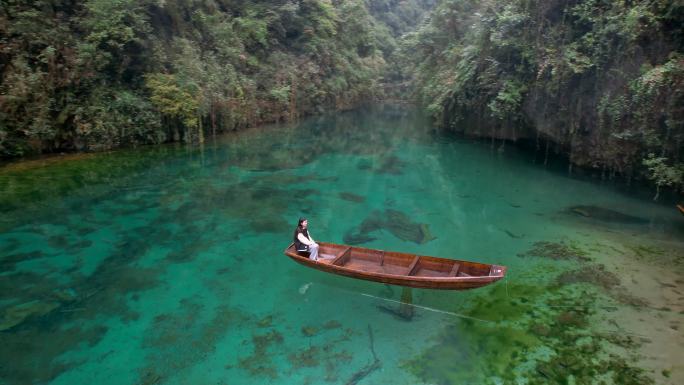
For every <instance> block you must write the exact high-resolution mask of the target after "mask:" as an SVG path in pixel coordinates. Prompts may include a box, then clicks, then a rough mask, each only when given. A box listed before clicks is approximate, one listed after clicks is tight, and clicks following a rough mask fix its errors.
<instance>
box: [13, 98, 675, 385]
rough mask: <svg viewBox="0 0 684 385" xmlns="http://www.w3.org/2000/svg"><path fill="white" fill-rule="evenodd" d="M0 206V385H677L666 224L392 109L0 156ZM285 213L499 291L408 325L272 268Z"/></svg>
mask: <svg viewBox="0 0 684 385" xmlns="http://www.w3.org/2000/svg"><path fill="white" fill-rule="evenodd" d="M0 194H1V195H0V210H2V213H3V215H2V218H1V219H0V269H1V270H0V344H2V349H0V362H2V364H0V384H2V385H10V384H11V385H14V384H48V383H49V384H70V385H73V384H94V383H96V384H107V385H108V384H112V385H114V384H117V385H118V384H145V385H150V384H209V383H211V384H264V383H269V384H293V383H296V384H320V383H333V384H338V383H339V384H355V383H359V384H387V383H392V384H510V383H519V384H546V383H569V384H572V383H577V384H579V383H598V382H600V381H604V382H605V383H607V384H611V383H612V384H632V383H633V384H647V383H658V384H670V383H671V384H676V383H682V381H684V377H683V376H684V368H683V367H682V362H681V359H680V357H681V356H682V355H683V354H684V337H683V336H682V333H681V330H680V327H681V326H682V325H681V324H682V317H683V316H682V314H683V311H684V276H683V274H682V273H683V269H682V261H683V259H682V254H683V251H684V244H683V243H682V239H683V238H682V236H683V235H684V225H683V222H682V217H681V215H680V214H678V213H677V212H676V211H675V210H673V209H672V208H670V207H668V206H666V205H658V204H655V203H653V202H650V201H647V200H641V199H637V198H635V197H631V196H629V195H626V194H623V193H620V192H619V191H618V190H616V189H614V188H612V187H610V186H604V185H601V184H599V183H597V182H595V181H591V180H582V179H578V178H571V177H568V176H567V175H566V174H564V173H562V172H558V171H557V170H555V169H553V168H551V167H544V166H543V165H541V164H539V163H538V162H536V163H535V162H534V161H533V157H532V156H530V155H528V154H525V153H522V152H520V151H519V150H516V149H515V148H514V147H512V146H510V145H507V146H504V147H500V146H499V144H496V145H495V146H491V145H490V144H489V143H481V142H475V141H472V140H468V139H463V138H459V137H456V136H454V135H450V134H446V133H441V132H439V131H437V130H435V129H433V128H432V127H431V126H430V124H429V123H428V122H427V121H426V120H425V119H424V118H422V117H421V116H420V115H419V114H417V113H415V112H414V111H412V110H411V109H408V108H405V107H391V106H386V107H378V108H374V109H369V110H363V111H354V112H347V113H341V114H335V115H331V116H325V117H317V118H311V119H307V120H304V121H302V122H301V123H300V124H296V125H288V126H270V127H263V128H259V129H252V130H248V131H245V132H241V133H237V134H230V135H226V136H223V137H220V138H219V139H217V140H216V141H210V142H209V143H207V144H205V145H204V146H202V147H187V146H175V145H174V146H156V147H145V148H139V149H131V150H125V151H118V152H112V153H104V154H93V155H76V156H64V157H57V158H49V159H45V160H36V161H30V162H23V163H17V164H11V165H8V166H5V167H4V168H2V169H0ZM300 216H305V217H307V218H308V219H309V222H310V227H311V232H312V235H313V236H314V237H315V238H316V239H318V240H321V241H329V242H337V243H345V242H347V243H355V244H359V245H363V246H366V247H373V248H381V249H385V250H397V251H405V252H413V253H419V254H426V255H436V256H442V257H450V258H458V259H466V260H475V261H481V262H485V263H497V264H503V265H507V266H508V267H509V270H508V278H507V279H506V280H502V281H500V282H498V283H496V284H494V285H491V286H488V287H485V288H480V289H476V290H472V291H464V292H451V291H445V292H442V291H433V290H418V289H414V290H413V291H412V300H413V304H414V305H415V307H413V314H412V317H409V316H410V314H409V316H407V313H406V312H401V311H399V305H398V301H400V299H401V295H402V290H401V288H399V287H394V286H388V285H383V284H378V283H372V282H364V281H357V280H352V279H348V278H344V277H338V276H333V275H328V274H325V273H322V272H318V271H314V270H310V269H306V268H305V267H302V266H300V265H298V264H295V263H293V262H292V261H290V260H289V259H288V258H287V257H285V256H284V255H283V253H282V252H283V250H284V249H285V247H286V246H287V245H288V244H289V242H290V241H291V236H292V230H293V227H294V225H295V224H296V221H297V218H298V217H300ZM369 223H370V224H372V226H369ZM364 224H365V225H364Z"/></svg>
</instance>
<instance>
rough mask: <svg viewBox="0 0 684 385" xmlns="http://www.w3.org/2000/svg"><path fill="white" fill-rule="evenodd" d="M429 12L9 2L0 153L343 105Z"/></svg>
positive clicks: (402, 5)
mask: <svg viewBox="0 0 684 385" xmlns="http://www.w3.org/2000/svg"><path fill="white" fill-rule="evenodd" d="M379 3H383V4H385V5H386V7H385V8H383V9H382V10H381V9H378V8H377V7H375V6H376V5H378V4H379ZM431 5H432V1H427V2H421V1H420V0H408V1H406V0H404V1H401V2H400V1H399V0H368V3H367V2H366V1H364V0H347V1H341V2H333V1H330V0H288V1H277V2H276V1H270V0H268V1H257V2H255V1H249V2H234V1H225V0H216V1H189V2H177V1H157V0H88V1H85V2H66V3H65V2H56V3H55V2H48V3H46V2H26V1H18V0H9V1H7V2H5V3H3V6H2V8H0V39H2V40H1V41H2V45H1V46H2V49H1V50H0V76H1V78H0V95H2V96H1V98H2V99H1V102H0V123H1V124H0V157H13V156H21V155H26V154H30V153H40V152H50V151H77V150H97V149H108V148H115V147H118V146H123V145H130V144H137V143H158V142H162V141H166V140H195V139H199V140H201V138H202V135H203V131H205V130H211V132H213V133H217V132H221V131H226V130H234V129H237V128H240V127H245V126H250V125H256V124H260V123H263V122H271V121H279V120H286V119H296V118H297V116H300V115H304V114H309V113H315V112H320V111H323V110H325V109H327V108H331V109H345V108H350V107H352V106H354V105H357V104H358V103H360V102H362V101H363V100H366V99H368V98H372V97H377V96H378V95H381V94H382V93H383V90H382V89H380V88H381V87H380V86H379V85H380V82H384V81H385V79H383V74H384V72H385V70H387V69H388V68H389V65H388V62H391V66H392V71H393V73H394V74H395V77H398V76H399V75H398V74H399V73H400V72H401V71H400V70H399V69H398V68H399V66H398V65H397V64H396V61H397V58H396V56H394V50H395V48H396V40H395V39H396V37H398V36H399V34H401V33H403V32H404V31H407V30H408V29H410V28H411V26H413V25H415V24H416V23H417V22H418V21H419V20H420V17H421V16H422V14H424V12H425V10H426V9H427V8H429V7H430V6H431ZM369 8H372V11H371V12H369ZM390 14H391V15H390ZM389 20H395V21H397V23H398V24H396V25H393V26H392V27H391V28H390V27H388V25H387V24H385V21H389Z"/></svg>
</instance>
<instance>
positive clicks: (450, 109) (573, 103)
mask: <svg viewBox="0 0 684 385" xmlns="http://www.w3.org/2000/svg"><path fill="white" fill-rule="evenodd" d="M682 23H684V4H682V3H681V2H672V1H666V0H658V1H647V0H639V1H630V2H612V1H604V0H579V1H573V2H563V1H536V0H534V1H529V0H515V1H488V2H476V1H474V0H444V1H442V2H441V3H440V4H439V5H438V6H437V8H436V9H435V10H434V11H433V13H432V15H431V18H430V20H429V22H428V23H425V24H423V25H422V26H421V28H420V29H419V30H418V31H417V32H416V33H414V34H409V35H407V36H405V38H404V39H403V41H402V43H401V46H402V52H403V53H404V54H405V55H407V56H409V57H411V58H412V59H411V60H412V62H411V65H412V66H413V68H415V70H414V73H413V84H414V85H415V87H416V90H417V94H418V96H419V99H420V100H421V102H422V103H423V104H424V106H425V107H426V108H427V110H428V111H429V112H430V113H431V114H432V115H433V116H434V117H435V119H436V121H437V123H438V124H440V125H443V126H447V127H458V128H459V129H461V130H467V131H469V132H476V133H478V134H480V135H484V136H490V135H491V136H495V135H497V133H498V132H499V129H501V128H513V129H515V128H516V127H519V126H523V128H525V127H530V128H531V129H530V130H529V132H534V131H535V130H536V131H537V134H536V137H534V136H533V137H532V138H529V137H528V138H529V139H535V140H538V138H539V137H543V138H545V140H549V141H551V142H555V143H556V144H557V146H556V147H557V148H561V149H563V150H564V151H565V153H566V154H568V155H569V156H570V160H571V161H572V162H574V163H576V164H579V165H582V166H586V167H596V168H600V169H602V170H604V171H610V172H611V173H622V174H624V175H628V176H633V175H636V176H639V175H644V176H648V175H650V174H649V173H651V172H652V170H651V171H649V170H647V169H646V168H645V167H643V165H642V159H644V158H645V157H646V154H648V153H659V154H662V156H663V157H666V158H667V159H668V162H669V164H670V165H671V166H672V167H674V168H675V169H678V168H679V166H680V165H681V164H682V161H683V160H682V158H681V157H682V154H684V152H683V151H682V149H683V148H682V145H683V144H684V107H683V106H684V59H683V58H684V52H683V51H682V50H683V49H684V33H682V30H681V25H682ZM462 122H477V124H476V125H475V127H470V126H469V125H465V124H461V123H462ZM469 124H470V125H473V124H472V123H469ZM519 132H527V131H525V130H519ZM514 138H516V137H515V136H514ZM523 138H525V137H523ZM669 175H670V176H672V175H671V174H669ZM675 179H676V178H675ZM672 185H678V182H672Z"/></svg>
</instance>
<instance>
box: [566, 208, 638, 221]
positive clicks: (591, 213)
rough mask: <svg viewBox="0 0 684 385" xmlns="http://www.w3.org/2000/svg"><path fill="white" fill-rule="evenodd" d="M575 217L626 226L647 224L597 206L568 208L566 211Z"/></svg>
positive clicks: (631, 216) (630, 216)
mask: <svg viewBox="0 0 684 385" xmlns="http://www.w3.org/2000/svg"><path fill="white" fill-rule="evenodd" d="M567 211H568V212H571V213H573V214H576V215H580V216H583V217H586V218H593V219H597V220H599V221H603V222H612V223H627V224H643V223H648V221H647V220H646V219H643V218H639V217H635V216H633V215H628V214H623V213H621V212H619V211H615V210H611V209H606V208H603V207H598V206H581V205H580V206H570V207H568V209H567Z"/></svg>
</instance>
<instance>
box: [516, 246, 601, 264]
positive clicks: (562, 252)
mask: <svg viewBox="0 0 684 385" xmlns="http://www.w3.org/2000/svg"><path fill="white" fill-rule="evenodd" d="M518 256H519V257H539V258H549V259H553V260H575V261H580V262H586V261H590V260H591V258H590V257H589V256H588V254H587V252H586V251H584V250H582V249H580V248H578V247H576V246H573V245H568V244H566V243H565V242H563V241H561V242H546V241H541V242H535V243H534V245H533V247H532V249H530V250H528V251H526V252H524V253H519V254H518Z"/></svg>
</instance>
